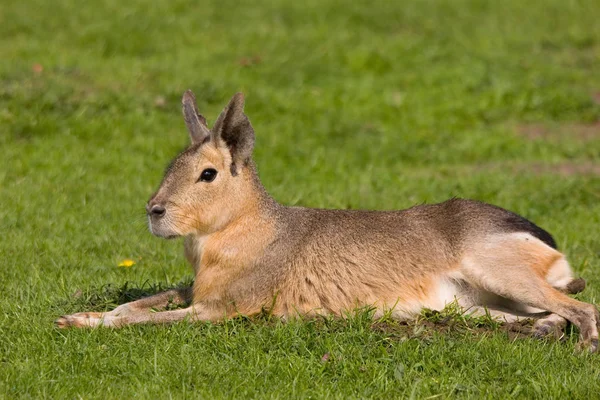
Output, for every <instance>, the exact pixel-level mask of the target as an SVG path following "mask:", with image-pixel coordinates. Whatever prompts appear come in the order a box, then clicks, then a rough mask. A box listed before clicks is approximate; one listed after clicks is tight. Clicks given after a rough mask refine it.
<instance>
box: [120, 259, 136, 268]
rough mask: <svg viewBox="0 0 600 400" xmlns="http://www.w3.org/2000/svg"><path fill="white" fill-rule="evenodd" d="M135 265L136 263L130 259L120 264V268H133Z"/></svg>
mask: <svg viewBox="0 0 600 400" xmlns="http://www.w3.org/2000/svg"><path fill="white" fill-rule="evenodd" d="M134 264H135V261H133V260H131V259H129V258H126V259H124V260H123V261H121V262H120V263H119V267H131V266H132V265H134Z"/></svg>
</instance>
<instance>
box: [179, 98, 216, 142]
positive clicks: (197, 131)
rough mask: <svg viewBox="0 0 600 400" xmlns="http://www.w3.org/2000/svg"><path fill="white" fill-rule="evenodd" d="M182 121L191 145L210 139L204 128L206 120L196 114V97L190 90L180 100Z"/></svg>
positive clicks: (206, 128)
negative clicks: (188, 133) (188, 134)
mask: <svg viewBox="0 0 600 400" xmlns="http://www.w3.org/2000/svg"><path fill="white" fill-rule="evenodd" d="M181 104H182V111H183V119H184V120H185V125H186V126H187V129H188V131H189V132H190V138H191V139H192V143H193V144H196V143H202V142H204V141H205V140H206V139H207V138H209V137H210V130H209V129H208V127H207V126H206V118H204V117H203V116H202V115H200V114H199V113H198V108H197V106H196V96H194V93H192V91H191V90H187V91H186V92H185V93H184V94H183V98H182V99H181Z"/></svg>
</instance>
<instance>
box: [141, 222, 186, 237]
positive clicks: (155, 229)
mask: <svg viewBox="0 0 600 400" xmlns="http://www.w3.org/2000/svg"><path fill="white" fill-rule="evenodd" d="M148 229H149V230H150V232H151V233H152V234H153V235H154V236H158V237H161V238H164V239H174V238H176V237H179V236H180V235H179V234H177V233H175V232H173V231H171V230H168V229H163V228H161V227H160V226H157V225H156V224H152V220H150V219H149V220H148Z"/></svg>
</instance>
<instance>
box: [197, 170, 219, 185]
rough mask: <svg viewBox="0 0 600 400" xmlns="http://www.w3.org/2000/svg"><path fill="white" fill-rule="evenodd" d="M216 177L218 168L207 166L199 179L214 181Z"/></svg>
mask: <svg viewBox="0 0 600 400" xmlns="http://www.w3.org/2000/svg"><path fill="white" fill-rule="evenodd" d="M216 177H217V170H216V169H214V168H206V169H205V170H204V171H202V173H201V174H200V178H198V181H202V182H212V181H214V180H215V178H216Z"/></svg>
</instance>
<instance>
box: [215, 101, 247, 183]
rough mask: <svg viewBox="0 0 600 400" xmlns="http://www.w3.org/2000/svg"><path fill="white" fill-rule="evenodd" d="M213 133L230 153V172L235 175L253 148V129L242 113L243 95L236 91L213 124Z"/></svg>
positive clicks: (245, 162)
mask: <svg viewBox="0 0 600 400" xmlns="http://www.w3.org/2000/svg"><path fill="white" fill-rule="evenodd" d="M212 131H213V134H214V135H215V136H216V137H217V138H218V139H219V140H222V141H223V142H224V143H225V144H226V145H227V147H228V148H229V152H230V153H231V158H232V160H233V163H232V164H231V173H232V174H233V175H236V174H237V173H238V171H239V168H241V166H243V165H245V164H247V163H248V162H249V161H250V157H252V149H253V148H254V129H252V125H250V120H248V117H247V116H246V114H244V95H243V94H241V93H236V94H235V95H234V96H233V97H232V98H231V100H230V101H229V104H228V105H227V107H225V109H224V110H223V112H222V113H221V115H219V118H218V119H217V122H215V126H213V129H212Z"/></svg>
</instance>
